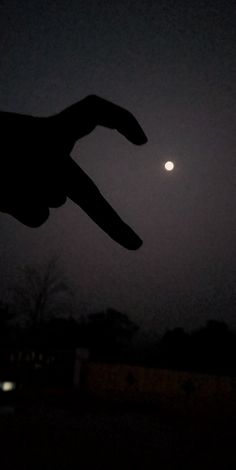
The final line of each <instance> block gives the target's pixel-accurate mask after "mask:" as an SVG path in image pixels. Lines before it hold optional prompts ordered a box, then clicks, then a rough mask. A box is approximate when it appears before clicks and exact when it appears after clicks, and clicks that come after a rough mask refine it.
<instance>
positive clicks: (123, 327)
mask: <svg viewBox="0 0 236 470" xmlns="http://www.w3.org/2000/svg"><path fill="white" fill-rule="evenodd" d="M137 330H138V326H137V325H136V324H135V323H134V322H132V321H131V320H130V319H129V318H128V316H127V315H126V314H124V313H121V312H118V311H117V310H114V309H111V308H110V309H108V310H107V311H106V312H98V313H93V314H91V315H89V317H88V322H87V324H86V325H85V327H84V345H87V346H89V347H90V349H91V354H92V356H93V357H95V358H97V359H103V360H109V361H110V360H118V359H121V357H122V354H124V353H125V350H126V348H127V346H128V345H129V343H130V341H131V340H132V338H133V336H134V334H135V333H136V331H137Z"/></svg>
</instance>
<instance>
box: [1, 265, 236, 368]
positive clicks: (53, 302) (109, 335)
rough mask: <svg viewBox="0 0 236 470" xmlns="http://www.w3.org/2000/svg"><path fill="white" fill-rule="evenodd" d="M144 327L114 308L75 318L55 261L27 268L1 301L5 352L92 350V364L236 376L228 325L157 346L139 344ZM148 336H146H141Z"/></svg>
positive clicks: (177, 334)
mask: <svg viewBox="0 0 236 470" xmlns="http://www.w3.org/2000/svg"><path fill="white" fill-rule="evenodd" d="M138 330H139V326H138V325H137V324H136V323H134V322H133V321H131V320H130V318H129V317H128V315H126V314H125V313H121V312H118V311H116V310H114V309H108V310H106V311H102V312H96V313H93V314H90V315H87V316H86V317H83V316H80V317H79V318H78V317H76V316H75V311H74V309H73V302H72V297H71V291H70V288H68V284H67V283H66V282H65V279H64V277H63V275H62V273H61V271H60V269H59V267H58V264H57V260H55V259H51V260H50V261H49V262H48V263H47V265H46V266H44V268H43V269H42V268H40V269H39V268H35V267H34V268H29V267H27V268H25V269H24V271H23V276H22V277H21V283H18V284H17V285H16V286H13V289H12V296H11V301H10V302H5V301H2V302H0V349H2V350H6V349H8V350H9V349H21V350H22V349H25V350H73V349H75V348H86V349H88V351H89V355H90V358H91V359H92V360H97V361H104V362H123V363H130V364H132V363H133V364H139V365H143V366H145V367H161V368H170V369H176V370H187V371H196V372H204V373H212V374H227V375H235V374H236V335H235V333H234V332H233V331H232V330H230V328H229V327H228V326H227V324H226V323H225V322H221V321H216V320H213V319H212V320H209V321H208V322H207V324H206V325H205V326H202V327H201V328H199V329H196V330H193V331H192V332H190V333H187V332H186V331H185V330H184V329H183V328H174V329H172V330H168V331H166V333H165V334H164V335H163V336H162V337H160V338H159V339H156V341H154V342H153V341H152V340H151V338H148V337H146V339H145V342H143V343H142V344H141V343H138V342H136V341H135V339H136V336H137V332H138ZM139 336H142V331H139Z"/></svg>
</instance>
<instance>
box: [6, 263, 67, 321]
mask: <svg viewBox="0 0 236 470" xmlns="http://www.w3.org/2000/svg"><path fill="white" fill-rule="evenodd" d="M12 291H13V308H14V309H15V310H16V312H17V315H18V319H19V318H20V319H21V320H22V321H23V323H24V324H26V326H28V327H36V326H38V325H40V324H42V323H44V322H45V321H46V320H48V319H49V318H51V317H53V316H55V315H56V316H58V315H61V314H65V313H67V314H69V313H71V310H72V292H71V290H70V288H69V286H68V285H67V283H66V282H65V279H64V276H63V273H62V271H61V269H60V267H59V264H58V261H57V258H56V257H52V258H51V259H49V260H48V261H47V263H46V264H45V265H44V266H25V267H24V269H23V276H22V280H21V282H20V283H19V284H18V285H16V286H14V288H13V289H12Z"/></svg>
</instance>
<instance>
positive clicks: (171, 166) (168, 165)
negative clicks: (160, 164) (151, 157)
mask: <svg viewBox="0 0 236 470" xmlns="http://www.w3.org/2000/svg"><path fill="white" fill-rule="evenodd" d="M174 167H175V165H174V163H173V162H170V161H168V162H166V163H165V169H166V171H172V170H173V169H174Z"/></svg>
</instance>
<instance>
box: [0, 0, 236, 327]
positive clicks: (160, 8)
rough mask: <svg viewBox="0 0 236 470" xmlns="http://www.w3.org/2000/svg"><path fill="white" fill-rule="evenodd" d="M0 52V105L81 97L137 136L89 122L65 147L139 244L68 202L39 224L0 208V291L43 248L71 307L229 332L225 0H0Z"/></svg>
mask: <svg viewBox="0 0 236 470" xmlns="http://www.w3.org/2000/svg"><path fill="white" fill-rule="evenodd" d="M0 60H1V64H0V109H1V110H6V111H12V112H19V113H25V114H32V115H38V116H47V115H50V114H53V113H55V112H58V111H60V110H62V109H63V108H65V107H66V106H68V105H70V104H72V103H74V102H76V101H78V100H80V99H82V98H83V97H85V96H86V95H88V94H91V93H94V94H97V95H100V96H102V97H104V98H106V99H109V100H111V101H114V102H115V103H117V104H119V105H120V106H124V107H126V108H127V109H129V110H130V111H131V112H132V113H133V114H134V115H135V116H136V118H137V119H138V120H139V122H140V124H141V125H142V126H143V128H144V130H145V132H146V134H147V136H148V138H149V142H148V144H147V145H146V146H141V147H136V146H133V145H132V144H130V143H129V142H127V141H125V139H124V138H123V137H122V136H120V135H118V134H117V133H116V132H112V131H111V130H106V129H103V128H97V129H96V130H95V131H94V132H93V134H91V135H90V136H87V137H86V138H84V139H82V140H81V141H79V142H78V143H77V145H76V147H75V148H74V150H73V156H74V158H75V159H76V160H77V161H78V162H80V165H81V166H82V168H83V169H85V171H86V172H88V173H89V175H90V176H91V177H92V178H93V179H94V180H95V182H96V184H97V185H98V186H99V188H100V190H101V191H102V193H103V194H104V196H105V197H107V199H108V200H109V202H110V203H111V204H112V205H113V207H114V208H115V209H116V210H117V211H118V213H119V214H120V216H121V217H122V218H124V220H125V221H126V222H127V223H129V224H130V225H131V226H132V227H133V228H134V229H135V230H136V232H137V233H138V234H139V235H140V236H141V238H142V239H143V241H144V244H143V246H142V248H141V249H140V250H138V251H136V252H129V251H127V250H125V249H123V248H121V247H120V246H119V245H117V244H116V243H115V242H114V241H112V240H111V239H109V237H108V236H107V235H106V234H105V233H103V232H102V231H101V230H100V229H99V228H98V227H97V226H96V225H95V224H94V223H93V222H92V221H91V220H90V219H89V218H88V217H87V215H86V214H84V213H83V212H82V211H81V209H79V208H78V207H75V205H74V204H73V203H72V202H70V201H68V202H67V203H66V204H65V206H63V207H62V208H60V209H57V210H52V211H51V217H50V219H49V221H48V222H47V223H46V224H45V225H44V226H42V227H41V228H39V229H30V228H26V227H24V226H23V225H20V224H19V222H17V221H16V220H14V219H13V218H11V217H10V216H7V215H3V214H1V215H0V224H1V233H0V268H1V273H2V274H1V275H2V285H3V286H5V285H9V284H11V283H13V282H14V280H15V272H16V271H17V269H19V268H20V267H21V266H22V265H24V264H34V263H35V262H36V261H37V262H38V261H45V260H47V258H48V257H50V256H51V254H56V255H58V257H59V258H60V261H61V264H62V266H63V267H64V269H65V271H66V273H67V275H68V277H69V279H70V280H71V282H72V285H73V287H74V289H75V292H76V295H77V298H78V306H79V307H82V309H84V310H85V311H95V310H97V309H101V308H106V307H114V308H117V309H120V310H121V311H124V312H127V313H128V314H129V316H130V318H131V319H133V320H135V321H138V323H139V324H141V325H143V326H145V327H146V328H149V329H153V330H155V331H157V332H158V331H159V332H162V331H163V330H165V329H166V328H170V327H174V326H176V325H178V326H184V327H186V328H192V327H197V326H199V325H200V324H203V323H204V322H205V321H206V320H207V319H208V318H216V319H221V320H222V319H223V320H225V321H227V322H228V323H229V324H230V325H231V326H233V327H236V316H235V313H236V309H235V304H236V302H235V292H236V289H235V285H236V244H235V238H236V211H235V202H236V181H235V174H236V158H235V148H236V132H235V113H236V96H235V95H236V94H235V82H236V7H235V3H234V2H233V1H230V0H229V1H227V2H222V1H216V0H215V1H211V0H208V1H201V0H198V1H195V2H194V1H190V0H188V1H185V2H184V1H183V2H181V1H179V2H176V1H170V0H163V1H157V0H155V1H152V0H148V1H143V0H135V1H129V0H119V1H118V2H117V1H112V0H110V1H108V0H103V1H92V0H91V1H88V0H86V1H85V0H84V1H82V0H76V1H75V0H74V1H73V0H67V1H59V0H55V1H50V0H49V1H42V0H37V1H32V0H28V1H27V0H21V1H18V0H4V1H1V3H0ZM26 138H27V134H26ZM32 158H34V156H33V155H32ZM169 159H170V160H173V161H174V162H175V165H176V166H175V171H174V172H172V173H171V174H169V173H167V172H165V171H164V170H163V164H164V162H165V161H166V160H169Z"/></svg>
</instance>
